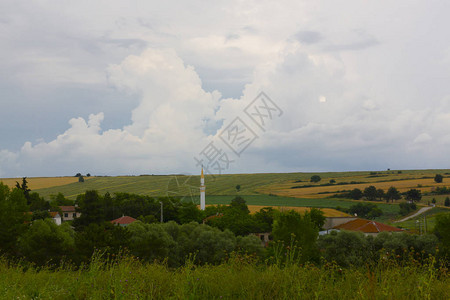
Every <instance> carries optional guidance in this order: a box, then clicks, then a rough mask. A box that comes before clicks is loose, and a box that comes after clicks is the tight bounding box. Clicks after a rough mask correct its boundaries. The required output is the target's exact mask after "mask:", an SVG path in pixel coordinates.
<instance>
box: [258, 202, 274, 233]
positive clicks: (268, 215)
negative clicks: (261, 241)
mask: <svg viewBox="0 0 450 300" xmlns="http://www.w3.org/2000/svg"><path fill="white" fill-rule="evenodd" d="M254 218H255V221H256V226H257V230H256V231H257V232H272V224H273V220H274V218H275V210H274V209H273V208H272V207H263V208H261V209H260V210H259V211H258V212H256V213H255V215H254Z"/></svg>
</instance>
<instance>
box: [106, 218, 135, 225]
mask: <svg viewBox="0 0 450 300" xmlns="http://www.w3.org/2000/svg"><path fill="white" fill-rule="evenodd" d="M136 221H137V220H136V219H135V218H132V217H129V216H122V217H120V218H118V219H115V220H112V221H111V223H113V224H114V225H119V226H128V225H130V224H131V223H133V222H136Z"/></svg>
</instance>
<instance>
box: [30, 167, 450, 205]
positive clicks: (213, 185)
mask: <svg viewBox="0 0 450 300" xmlns="http://www.w3.org/2000/svg"><path fill="white" fill-rule="evenodd" d="M377 173H378V174H377V175H375V176H374V175H371V172H369V171H365V172H326V173H317V172H316V173H261V174H224V175H214V176H212V175H207V176H206V178H205V180H206V192H207V194H208V195H234V194H236V185H240V186H241V190H240V192H239V194H241V195H257V194H260V193H266V194H269V193H270V189H271V186H274V185H283V184H284V185H286V184H288V185H305V184H310V183H309V179H310V178H311V176H312V175H314V174H319V175H320V176H321V178H322V181H321V182H320V183H319V184H323V183H327V182H329V180H330V179H335V180H336V182H337V183H339V182H344V181H345V182H351V181H357V182H366V183H367V185H370V184H371V183H374V182H389V181H392V185H394V186H395V182H399V181H401V180H406V179H417V178H423V177H427V178H432V177H433V176H434V175H435V174H437V173H440V174H446V173H447V174H450V170H409V171H401V173H398V171H383V172H377ZM446 177H448V175H447V176H446ZM296 181H301V183H296ZM446 181H449V179H447V178H445V179H444V183H445V182H446ZM199 184H200V176H199V175H196V176H185V175H164V176H153V175H146V176H117V177H94V178H90V179H89V180H87V181H85V182H84V183H79V182H75V183H71V184H67V185H62V186H55V187H49V188H43V189H37V190H35V191H36V192H38V193H39V194H40V195H41V196H43V197H46V198H48V196H50V195H52V194H53V195H55V194H57V193H59V192H61V193H63V194H64V195H65V196H66V197H67V198H69V199H75V198H76V196H77V195H78V194H82V193H84V192H85V191H86V190H92V189H93V190H97V191H99V192H100V193H106V192H110V193H115V192H127V193H134V194H142V195H150V196H155V197H156V196H167V195H170V196H176V195H183V196H185V195H198V188H199ZM319 184H318V185H319ZM339 188H340V189H346V186H345V185H341V186H339Z"/></svg>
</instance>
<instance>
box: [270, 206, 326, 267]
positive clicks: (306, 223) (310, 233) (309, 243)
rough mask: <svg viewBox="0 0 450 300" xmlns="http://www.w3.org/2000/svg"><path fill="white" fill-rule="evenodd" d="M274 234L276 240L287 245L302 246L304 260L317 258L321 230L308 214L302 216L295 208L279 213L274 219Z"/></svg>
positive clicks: (302, 258) (302, 259)
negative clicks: (317, 241)
mask: <svg viewBox="0 0 450 300" xmlns="http://www.w3.org/2000/svg"><path fill="white" fill-rule="evenodd" d="M272 234H273V238H274V240H275V241H280V242H282V243H283V244H284V246H285V247H287V246H290V245H294V246H298V247H300V248H301V254H300V256H301V257H300V260H301V261H302V262H306V261H310V260H315V259H317V245H316V240H317V237H318V235H319V230H318V229H317V227H316V225H315V224H314V223H313V222H312V221H311V219H310V218H309V217H308V216H302V215H300V214H299V213H298V212H296V211H294V210H291V211H288V212H283V213H279V214H277V216H276V218H275V220H274V223H273V231H272Z"/></svg>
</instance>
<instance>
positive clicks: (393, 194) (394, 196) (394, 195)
mask: <svg viewBox="0 0 450 300" xmlns="http://www.w3.org/2000/svg"><path fill="white" fill-rule="evenodd" d="M401 198H402V195H401V194H400V192H399V191H398V190H397V189H396V188H395V187H393V186H391V187H390V188H389V189H388V191H387V193H386V195H385V199H386V202H389V201H392V202H394V200H400V199H401Z"/></svg>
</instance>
